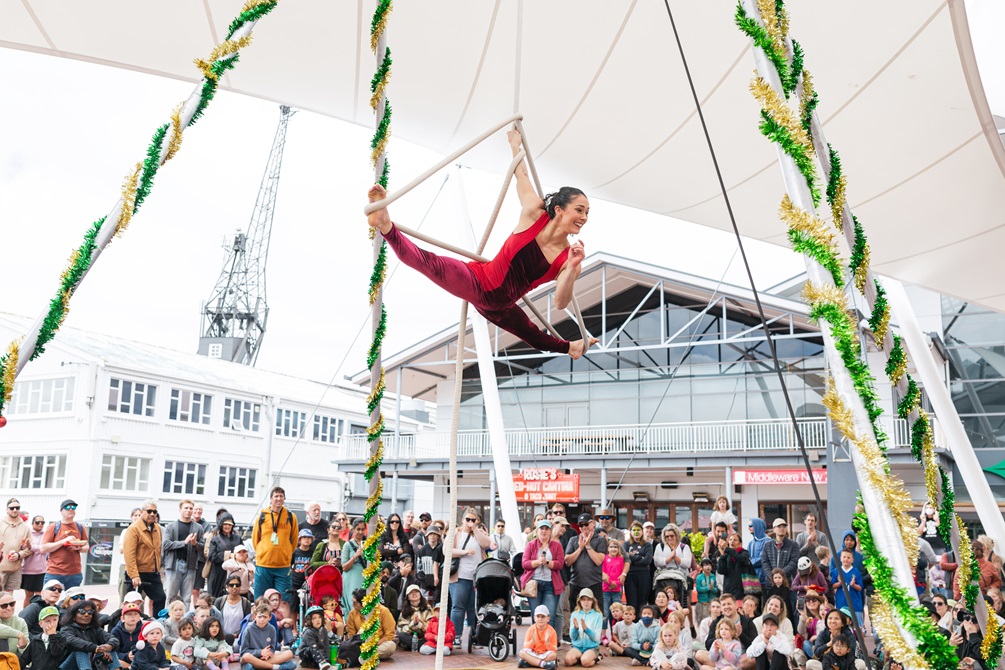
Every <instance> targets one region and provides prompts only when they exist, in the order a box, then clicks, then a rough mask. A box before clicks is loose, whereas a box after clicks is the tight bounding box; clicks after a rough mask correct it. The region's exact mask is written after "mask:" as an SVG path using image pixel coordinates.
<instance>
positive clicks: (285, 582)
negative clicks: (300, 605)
mask: <svg viewBox="0 0 1005 670" xmlns="http://www.w3.org/2000/svg"><path fill="white" fill-rule="evenodd" d="M292 588H293V577H292V576H291V575H290V569H289V568H263V567H262V566H258V567H256V568H255V599H256V600H257V599H258V598H261V597H262V596H263V595H265V592H266V591H268V590H269V589H275V590H277V591H279V592H280V593H281V594H283V600H285V601H286V602H288V603H291V602H292V600H291V599H292V597H293V594H292V592H291V589H292Z"/></svg>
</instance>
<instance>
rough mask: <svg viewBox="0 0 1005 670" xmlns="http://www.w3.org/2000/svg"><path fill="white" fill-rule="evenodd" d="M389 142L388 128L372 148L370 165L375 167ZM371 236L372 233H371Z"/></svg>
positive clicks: (389, 133)
mask: <svg viewBox="0 0 1005 670" xmlns="http://www.w3.org/2000/svg"><path fill="white" fill-rule="evenodd" d="M390 141H391V129H390V128H388V129H387V133H385V134H384V137H382V138H380V141H379V142H377V146H375V147H374V148H373V151H371V152H370V163H371V164H372V165H376V164H377V159H378V158H380V157H381V156H382V155H383V154H384V152H385V151H387V143H388V142H390ZM370 230H371V231H372V230H373V228H371V229H370ZM371 234H373V233H372V232H371Z"/></svg>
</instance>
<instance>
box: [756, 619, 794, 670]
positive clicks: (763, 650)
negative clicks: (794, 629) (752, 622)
mask: <svg viewBox="0 0 1005 670" xmlns="http://www.w3.org/2000/svg"><path fill="white" fill-rule="evenodd" d="M791 656H792V643H791V642H789V640H788V638H787V637H785V636H784V635H781V634H780V633H779V632H778V617H777V616H776V615H774V614H771V613H768V614H765V615H763V616H762V617H761V633H760V635H758V636H757V637H756V638H754V641H753V642H751V643H750V646H749V647H747V657H748V658H753V659H754V665H755V667H756V668H757V670H788V667H789V658H790V657H791Z"/></svg>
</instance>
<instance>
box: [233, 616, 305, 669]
mask: <svg viewBox="0 0 1005 670" xmlns="http://www.w3.org/2000/svg"><path fill="white" fill-rule="evenodd" d="M252 614H254V615H255V618H254V621H253V622H252V623H250V624H248V626H246V627H245V629H244V631H243V632H242V633H241V647H240V650H239V653H240V654H241V668H242V670H276V667H277V666H278V670H296V667H297V662H296V661H294V660H293V652H292V651H290V650H289V649H282V650H278V651H277V649H278V647H279V639H278V638H279V635H278V634H277V633H276V629H275V628H274V627H273V626H272V624H271V621H272V608H271V607H270V606H269V605H268V604H267V603H259V604H257V605H255V608H254V609H253V610H252Z"/></svg>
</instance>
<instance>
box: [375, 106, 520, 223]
mask: <svg viewBox="0 0 1005 670" xmlns="http://www.w3.org/2000/svg"><path fill="white" fill-rule="evenodd" d="M521 119H523V115H522V114H516V115H514V116H511V117H509V118H508V119H506V120H505V121H503V122H502V123H499V124H496V125H495V126H492V128H490V129H489V130H486V131H485V132H484V133H482V134H481V135H479V136H478V137H476V138H475V139H473V140H471V141H470V142H468V143H467V144H465V145H464V146H463V147H461V148H460V149H458V150H457V151H455V152H454V153H452V154H450V155H449V156H447V157H446V158H444V159H443V160H441V161H440V162H439V163H437V164H436V165H434V166H433V167H431V168H429V169H428V170H426V171H425V172H423V173H422V174H420V175H419V176H418V177H416V178H415V179H413V180H412V181H410V182H408V183H407V184H406V185H405V186H403V187H401V188H400V189H398V190H397V191H395V192H394V193H391V194H389V195H388V196H387V197H386V198H384V199H383V200H378V201H376V202H371V203H368V204H367V205H366V207H364V208H363V213H364V214H370V213H371V212H375V211H377V210H378V209H383V208H384V207H387V206H388V205H390V204H391V203H392V202H394V201H395V200H397V199H398V198H400V197H401V196H403V195H405V194H406V193H408V192H409V191H411V190H412V189H414V188H415V187H416V186H418V185H419V184H421V183H422V182H424V181H426V180H427V179H429V178H430V177H431V176H432V175H434V174H436V173H437V172H439V171H440V170H442V169H443V168H445V167H446V166H448V165H450V164H451V163H453V162H454V161H455V160H457V159H458V158H460V157H461V156H463V155H464V154H466V153H467V152H469V151H471V150H472V149H473V148H475V147H476V146H478V145H479V144H481V143H482V142H484V141H485V140H486V139H488V138H489V137H491V136H492V135H494V134H495V133H497V132H499V131H500V130H502V129H503V128H505V127H506V126H508V125H510V124H511V123H516V124H517V127H519V123H520V120H521ZM524 146H526V143H525V145H524Z"/></svg>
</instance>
